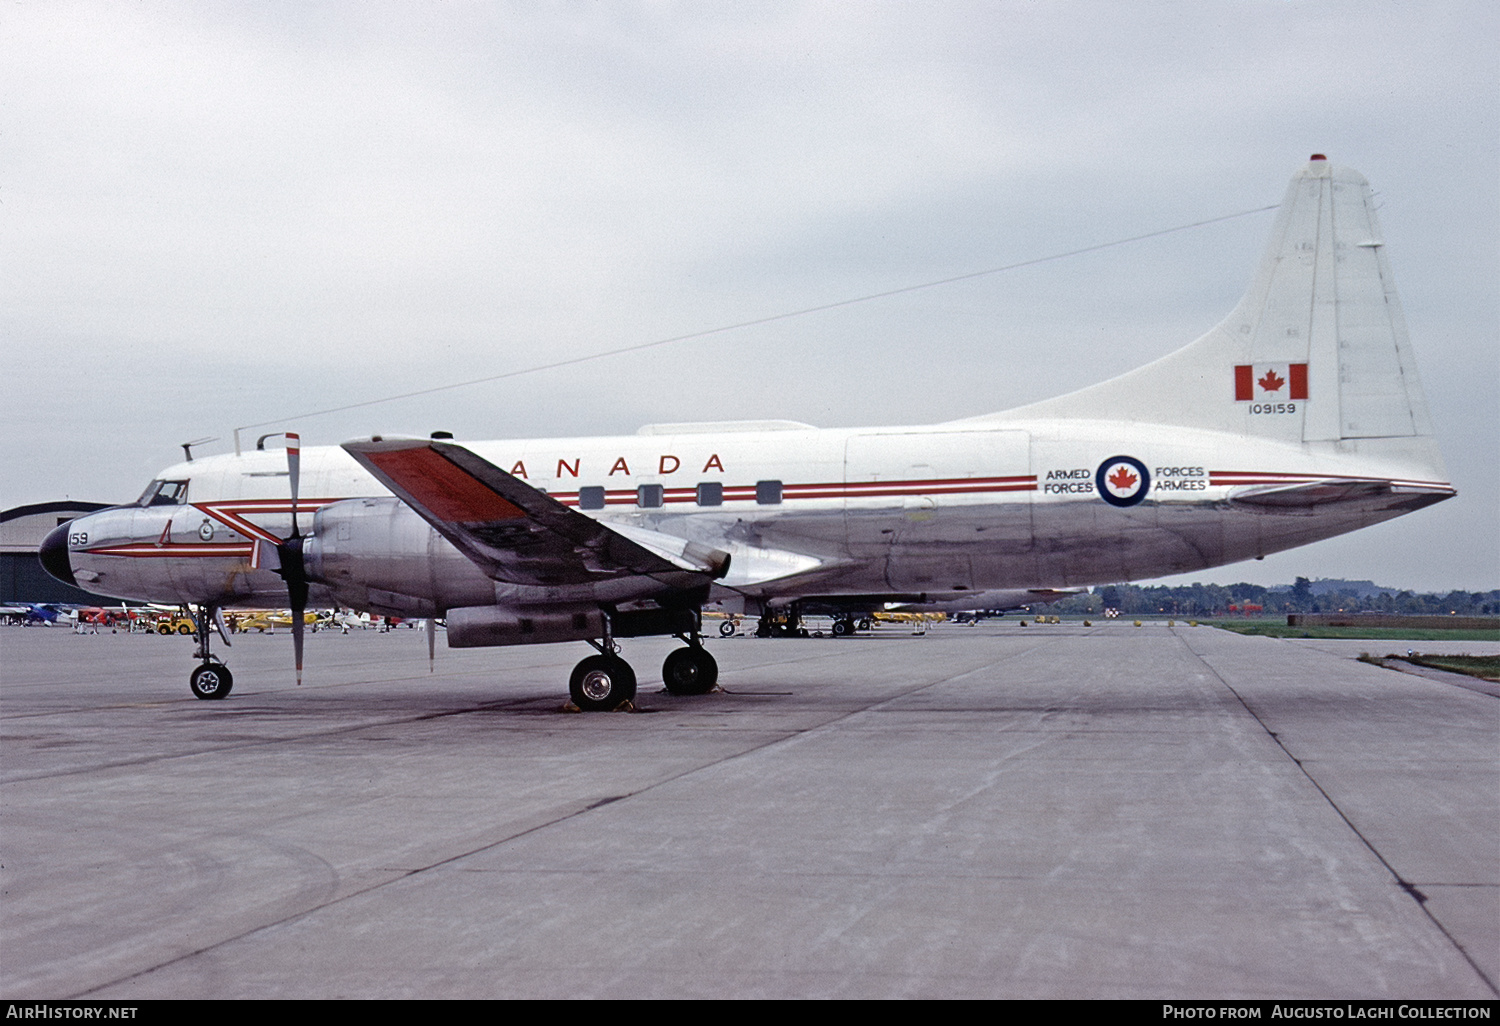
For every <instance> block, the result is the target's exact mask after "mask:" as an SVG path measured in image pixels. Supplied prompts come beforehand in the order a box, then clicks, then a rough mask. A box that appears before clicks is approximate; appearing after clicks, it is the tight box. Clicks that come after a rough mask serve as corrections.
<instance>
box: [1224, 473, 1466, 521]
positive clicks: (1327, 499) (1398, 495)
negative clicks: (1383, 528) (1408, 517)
mask: <svg viewBox="0 0 1500 1026" xmlns="http://www.w3.org/2000/svg"><path fill="white" fill-rule="evenodd" d="M1453 494H1455V493H1454V490H1453V489H1452V488H1450V487H1448V486H1447V485H1436V484H1426V483H1417V482H1394V481H1387V480H1384V479H1373V478H1372V479H1361V478H1325V479H1322V480H1313V481H1304V482H1299V483H1296V484H1272V485H1265V486H1251V487H1246V488H1243V489H1241V490H1238V491H1236V492H1232V493H1231V494H1230V496H1229V501H1230V502H1231V503H1233V504H1235V505H1237V506H1250V507H1252V508H1258V509H1264V510H1266V511H1267V512H1272V511H1274V512H1281V513H1286V512H1293V511H1295V510H1299V509H1307V510H1311V509H1313V508H1315V507H1324V506H1329V505H1334V504H1338V503H1353V502H1366V503H1368V502H1371V501H1375V502H1382V501H1385V500H1390V501H1391V502H1393V503H1395V504H1399V505H1400V506H1402V507H1403V508H1410V509H1418V508H1420V507H1422V506H1427V505H1430V504H1432V503H1434V502H1440V501H1441V500H1443V499H1446V498H1449V497H1450V496H1452V495H1453Z"/></svg>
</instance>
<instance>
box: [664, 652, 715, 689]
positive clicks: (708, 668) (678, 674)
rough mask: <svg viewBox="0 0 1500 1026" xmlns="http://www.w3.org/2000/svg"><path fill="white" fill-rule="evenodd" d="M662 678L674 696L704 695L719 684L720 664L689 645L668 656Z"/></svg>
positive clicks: (706, 653)
mask: <svg viewBox="0 0 1500 1026" xmlns="http://www.w3.org/2000/svg"><path fill="white" fill-rule="evenodd" d="M661 676H662V680H663V681H665V682H666V685H667V690H668V691H670V692H671V693H672V694H674V695H703V694H707V693H708V692H710V691H712V690H713V687H714V685H715V684H717V683H719V664H718V662H716V661H715V660H714V657H713V656H711V655H709V654H708V652H707V651H705V650H704V649H702V648H699V647H698V646H696V645H689V646H688V647H687V648H679V649H678V650H677V651H675V652H673V653H672V654H671V655H669V656H667V661H666V662H664V663H662V664H661Z"/></svg>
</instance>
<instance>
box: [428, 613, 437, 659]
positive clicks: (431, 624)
mask: <svg viewBox="0 0 1500 1026" xmlns="http://www.w3.org/2000/svg"><path fill="white" fill-rule="evenodd" d="M436 661H437V618H436V617H432V616H429V617H428V618H427V672H428V673H433V672H435V669H436V668H435V664H436Z"/></svg>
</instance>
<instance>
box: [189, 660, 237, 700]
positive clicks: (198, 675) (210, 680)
mask: <svg viewBox="0 0 1500 1026" xmlns="http://www.w3.org/2000/svg"><path fill="white" fill-rule="evenodd" d="M188 687H190V688H192V689H193V694H194V695H196V696H197V697H199V698H203V699H215V698H227V697H229V690H230V689H231V688H233V687H234V674H232V673H230V672H229V667H227V666H225V665H224V664H223V663H204V664H203V665H202V666H200V667H198V668H197V669H196V670H194V671H193V675H192V676H191V677H189V678H188Z"/></svg>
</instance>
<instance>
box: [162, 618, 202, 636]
mask: <svg viewBox="0 0 1500 1026" xmlns="http://www.w3.org/2000/svg"><path fill="white" fill-rule="evenodd" d="M197 629H198V625H197V624H196V623H194V622H193V618H192V617H191V616H188V615H186V614H184V613H164V614H162V615H161V616H159V617H157V619H156V633H158V634H191V633H193V632H194V631H196V630H197Z"/></svg>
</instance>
